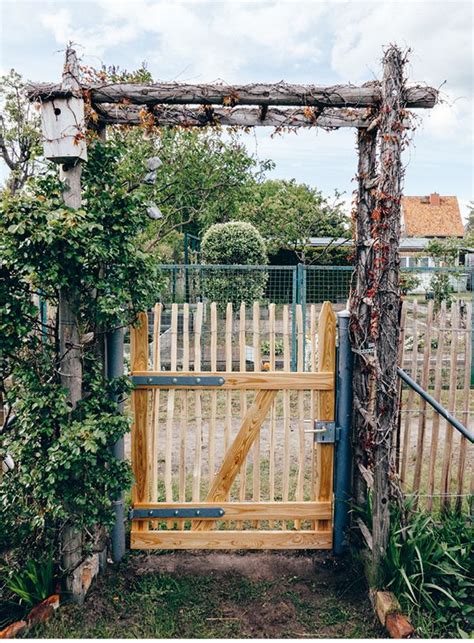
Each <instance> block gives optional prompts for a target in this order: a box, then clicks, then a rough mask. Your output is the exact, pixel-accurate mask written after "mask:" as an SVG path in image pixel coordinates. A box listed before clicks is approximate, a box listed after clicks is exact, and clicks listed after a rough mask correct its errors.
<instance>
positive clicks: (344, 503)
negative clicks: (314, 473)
mask: <svg viewBox="0 0 474 643" xmlns="http://www.w3.org/2000/svg"><path fill="white" fill-rule="evenodd" d="M349 318H350V314H349V311H348V310H343V311H342V312H340V313H338V314H337V324H338V338H339V344H338V352H337V376H336V426H337V427H338V432H339V440H338V441H337V442H336V462H335V473H334V544H333V549H334V554H335V555H337V556H339V555H341V554H342V553H344V551H345V549H346V547H347V533H346V532H347V527H348V524H349V510H350V500H351V494H352V491H351V476H352V461H351V419H352V363H353V356H352V349H351V343H350V339H349Z"/></svg>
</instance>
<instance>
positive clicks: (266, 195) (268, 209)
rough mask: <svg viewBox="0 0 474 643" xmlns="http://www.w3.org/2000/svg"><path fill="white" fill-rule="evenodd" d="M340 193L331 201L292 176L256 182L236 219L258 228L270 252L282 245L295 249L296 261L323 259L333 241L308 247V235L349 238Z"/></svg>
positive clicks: (333, 244)
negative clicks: (323, 246) (323, 245)
mask: <svg viewBox="0 0 474 643" xmlns="http://www.w3.org/2000/svg"><path fill="white" fill-rule="evenodd" d="M340 196H341V195H340V194H338V193H336V195H335V198H334V201H333V202H330V201H329V199H327V198H326V197H324V196H323V195H322V193H321V192H320V191H319V190H317V189H316V188H311V187H309V186H308V185H306V184H304V183H297V182H296V181H295V180H294V179H292V180H290V181H287V180H266V181H262V182H256V183H255V185H254V188H253V190H252V193H251V198H250V199H248V200H246V201H245V202H244V203H242V205H241V206H240V210H239V219H242V220H245V221H249V222H251V223H253V225H255V227H256V228H257V229H258V230H259V231H260V233H261V234H262V236H263V238H264V239H265V241H266V243H267V247H268V250H269V252H270V253H273V254H275V253H276V252H278V250H280V249H281V248H284V249H288V250H292V251H293V252H295V254H296V256H297V257H298V259H299V261H301V262H303V263H314V262H316V261H322V260H323V259H324V257H325V255H327V253H328V252H329V251H330V249H334V248H335V246H336V244H335V243H334V242H332V243H329V244H328V246H327V247H326V248H323V249H322V250H319V251H316V250H314V249H311V247H310V245H309V242H310V238H311V237H329V238H331V239H337V238H338V237H344V238H347V237H349V236H350V235H349V229H348V228H349V226H348V221H347V217H346V215H345V213H344V211H343V203H342V201H341V199H340Z"/></svg>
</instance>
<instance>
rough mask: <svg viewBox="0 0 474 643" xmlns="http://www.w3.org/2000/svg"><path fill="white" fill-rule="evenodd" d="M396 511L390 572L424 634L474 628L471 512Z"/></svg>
mask: <svg viewBox="0 0 474 643" xmlns="http://www.w3.org/2000/svg"><path fill="white" fill-rule="evenodd" d="M407 515H408V520H407V522H406V523H405V521H402V519H401V512H400V510H394V511H393V515H392V527H391V534H390V541H389V546H388V550H387V554H386V557H385V560H384V576H385V579H386V584H387V587H388V588H389V589H390V590H391V591H393V592H394V593H395V594H396V596H397V597H398V598H399V600H400V601H401V603H402V607H404V608H405V609H407V610H409V612H410V614H411V616H412V618H413V619H414V622H415V624H416V625H417V627H418V628H419V631H420V633H421V634H422V636H423V637H428V638H431V637H433V638H438V637H446V636H447V637H453V638H455V637H459V636H461V635H462V634H463V633H465V632H470V631H472V629H473V627H474V621H473V619H474V607H473V605H474V600H473V599H474V591H473V590H474V584H473V582H472V578H473V573H474V556H473V536H474V531H473V526H472V523H471V522H470V520H469V518H468V516H465V515H464V516H463V515H459V514H457V513H455V512H452V513H449V512H448V513H444V514H443V515H442V516H440V517H439V519H436V518H435V517H433V516H432V515H429V514H426V513H424V512H422V511H418V512H410V511H408V514H407Z"/></svg>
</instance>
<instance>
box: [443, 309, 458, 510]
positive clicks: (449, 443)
mask: <svg viewBox="0 0 474 643" xmlns="http://www.w3.org/2000/svg"><path fill="white" fill-rule="evenodd" d="M458 326H459V302H454V303H453V305H452V307H451V351H450V362H451V363H450V374H449V394H448V411H449V412H450V413H451V415H455V414H456V393H457V390H456V387H457V377H458V365H457V361H458V330H457V329H458ZM453 438H454V428H453V427H452V426H451V424H449V422H446V433H445V441H444V452H443V466H442V469H441V494H442V496H441V507H442V508H443V509H448V508H449V507H450V505H451V500H450V497H449V494H450V491H451V468H452V458H453Z"/></svg>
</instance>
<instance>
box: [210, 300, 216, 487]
mask: <svg viewBox="0 0 474 643" xmlns="http://www.w3.org/2000/svg"><path fill="white" fill-rule="evenodd" d="M210 313H211V371H217V304H216V303H215V302H213V303H211V305H210ZM216 416H217V391H216V390H213V391H211V417H210V421H209V483H211V482H212V479H213V477H214V474H215V472H216V471H215V466H216V465H215V463H216V421H217V417H216Z"/></svg>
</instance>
